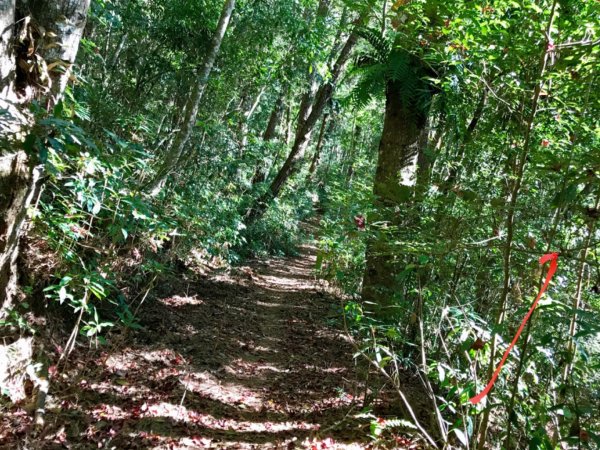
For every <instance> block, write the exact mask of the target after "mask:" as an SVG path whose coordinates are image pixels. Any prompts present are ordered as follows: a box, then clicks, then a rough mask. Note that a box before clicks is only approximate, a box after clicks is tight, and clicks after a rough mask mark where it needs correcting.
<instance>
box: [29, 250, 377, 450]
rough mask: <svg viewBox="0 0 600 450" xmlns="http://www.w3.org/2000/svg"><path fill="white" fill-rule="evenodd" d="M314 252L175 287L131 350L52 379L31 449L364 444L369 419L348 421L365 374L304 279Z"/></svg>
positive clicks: (329, 304)
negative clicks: (43, 422)
mask: <svg viewBox="0 0 600 450" xmlns="http://www.w3.org/2000/svg"><path fill="white" fill-rule="evenodd" d="M315 253H316V249H315V248H314V247H313V246H311V245H304V246H303V247H302V248H301V254H300V255H299V256H298V257H292V258H281V259H271V260H267V261H255V262H252V263H250V265H249V266H245V267H242V268H238V269H235V270H233V271H231V272H228V273H221V274H217V275H211V276H207V277H200V276H198V275H190V273H189V271H188V274H187V275H185V276H183V275H182V276H178V277H176V278H173V279H172V280H171V282H169V283H168V285H167V284H165V285H163V286H162V287H160V288H159V289H158V292H157V299H156V300H154V301H152V302H150V303H149V304H148V305H146V306H145V307H144V308H142V311H143V314H142V316H141V318H140V319H141V325H142V326H143V329H142V330H139V331H137V332H135V333H133V336H130V337H129V338H128V339H127V340H126V342H128V343H131V345H129V346H127V347H124V348H118V349H114V350H112V351H106V350H105V351H104V352H102V353H97V354H96V355H95V356H93V357H88V358H87V359H86V357H85V354H86V353H85V352H81V354H78V355H75V356H72V358H73V359H74V360H75V361H73V363H72V364H73V365H77V366H78V369H77V371H76V372H73V373H76V375H75V377H76V379H73V375H72V374H71V375H69V377H68V379H64V380H60V379H59V380H57V381H55V382H53V385H52V386H53V387H52V390H53V391H54V395H55V398H54V400H53V402H51V403H54V404H49V405H48V406H49V412H48V414H47V418H46V421H47V428H46V430H45V432H44V435H43V436H42V437H41V438H38V439H39V440H38V444H41V443H42V442H43V445H42V446H41V447H42V448H65V447H64V446H63V445H65V446H66V447H67V448H115V449H122V448H156V449H159V448H160V449H163V448H164V449H182V448H240V449H253V448H260V449H262V448H283V449H291V448H317V449H321V448H329V449H331V448H348V449H350V448H365V447H366V446H368V421H367V422H365V421H364V420H363V421H362V425H361V423H359V422H358V421H357V420H356V419H354V418H353V416H354V415H355V414H356V413H358V411H359V410H360V405H361V404H362V396H363V395H364V392H363V388H361V385H362V384H363V383H362V382H361V381H360V380H361V379H364V376H363V377H362V378H361V377H360V376H359V375H358V374H357V369H356V367H355V365H354V362H353V358H352V354H353V350H352V346H351V345H350V343H349V342H348V338H347V337H345V335H344V333H342V332H341V330H340V329H339V326H336V325H335V320H336V319H337V318H338V316H337V311H338V310H337V309H336V304H337V301H336V299H335V298H333V297H332V296H331V295H330V294H328V293H327V292H326V290H325V288H324V286H323V284H322V283H321V282H319V281H317V280H316V279H315V278H314V276H313V274H312V273H313V268H314V266H315ZM161 294H162V295H161ZM117 340H118V337H117ZM114 346H115V347H117V345H114ZM88 353H89V352H88ZM81 358H84V359H83V360H82V359H81ZM74 370H75V369H73V371H74ZM365 427H366V429H365ZM30 443H31V444H34V441H31V440H30Z"/></svg>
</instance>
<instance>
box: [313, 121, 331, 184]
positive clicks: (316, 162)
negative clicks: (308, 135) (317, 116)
mask: <svg viewBox="0 0 600 450" xmlns="http://www.w3.org/2000/svg"><path fill="white" fill-rule="evenodd" d="M328 119H329V114H324V115H323V120H322V122H321V130H320V131H319V139H318V140H317V147H316V148H315V154H314V155H313V158H312V161H311V162H310V168H309V169H308V179H311V178H312V176H313V175H314V173H315V172H316V170H317V166H318V165H319V159H320V158H321V148H322V147H323V141H324V138H325V129H326V127H327V120H328Z"/></svg>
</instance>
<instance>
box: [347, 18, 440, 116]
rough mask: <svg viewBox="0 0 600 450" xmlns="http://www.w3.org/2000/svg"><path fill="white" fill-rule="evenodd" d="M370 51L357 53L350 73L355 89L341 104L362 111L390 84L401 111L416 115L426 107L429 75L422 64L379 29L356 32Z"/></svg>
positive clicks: (429, 89)
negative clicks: (394, 86)
mask: <svg viewBox="0 0 600 450" xmlns="http://www.w3.org/2000/svg"><path fill="white" fill-rule="evenodd" d="M359 34H360V36H361V37H362V38H363V39H365V41H367V43H368V44H369V46H370V47H371V51H369V52H365V53H362V54H360V55H359V56H358V57H357V58H356V60H355V64H354V66H353V69H352V70H351V71H350V76H354V77H356V78H357V79H358V81H357V82H356V85H355V86H354V89H353V90H352V91H351V92H350V94H349V95H348V97H347V98H346V99H345V100H344V101H343V103H349V104H352V105H353V106H354V107H355V108H363V107H365V106H366V105H368V104H369V103H370V102H371V100H373V99H374V98H377V97H381V96H383V94H384V93H385V85H386V83H388V82H393V83H395V84H396V85H397V86H398V87H399V93H400V96H401V101H402V104H403V105H404V108H406V109H407V110H410V111H415V112H416V113H419V112H420V111H424V110H426V109H427V108H428V107H429V101H430V99H431V86H430V83H429V82H428V81H427V77H428V76H429V75H430V74H429V73H428V72H427V70H426V68H425V65H424V64H423V61H421V60H420V59H419V58H418V57H416V56H415V55H412V54H411V53H409V52H407V51H405V50H403V49H402V48H400V47H397V46H395V45H394V41H392V40H391V39H390V38H388V37H387V36H385V35H382V34H381V32H380V31H379V30H374V29H370V28H365V29H362V30H360V31H359Z"/></svg>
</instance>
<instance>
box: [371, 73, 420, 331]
mask: <svg viewBox="0 0 600 450" xmlns="http://www.w3.org/2000/svg"><path fill="white" fill-rule="evenodd" d="M401 88H402V87H401V86H400V84H399V83H398V82H396V81H388V83H387V86H386V107H385V119H384V124H383V133H382V136H381V141H380V143H379V152H378V159H377V170H376V173H375V181H374V186H373V193H374V195H375V204H374V206H375V211H374V213H373V215H372V216H371V218H370V222H371V223H376V222H378V223H385V224H386V226H388V227H389V226H392V227H394V226H399V225H400V224H401V218H400V217H399V216H398V214H397V213H395V212H394V209H395V208H396V207H397V206H399V205H400V204H402V203H403V202H405V201H406V200H407V199H408V196H409V195H410V193H411V192H412V187H413V186H414V185H415V183H416V178H417V160H418V157H419V153H420V150H422V149H421V148H420V146H421V145H422V142H423V139H422V135H423V132H424V130H425V129H426V126H427V115H428V110H425V111H420V112H418V111H416V108H415V110H412V108H411V109H410V110H409V108H406V105H404V104H403V102H402V95H401ZM366 259H367V261H366V268H365V274H364V278H363V289H362V297H363V301H365V302H371V303H373V304H374V306H373V308H374V311H373V312H374V315H375V317H377V318H379V319H384V318H386V317H389V315H390V308H391V307H392V305H394V294H396V292H397V281H396V274H397V272H398V267H397V263H396V258H395V255H394V251H393V248H392V246H391V245H390V239H389V237H388V236H387V235H386V234H385V233H382V232H378V233H377V236H375V237H374V238H373V239H372V240H371V241H370V242H368V244H367V254H366Z"/></svg>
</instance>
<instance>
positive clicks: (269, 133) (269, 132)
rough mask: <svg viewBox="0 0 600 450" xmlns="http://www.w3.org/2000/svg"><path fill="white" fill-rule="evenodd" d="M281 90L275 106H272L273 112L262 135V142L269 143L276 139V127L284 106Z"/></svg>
mask: <svg viewBox="0 0 600 450" xmlns="http://www.w3.org/2000/svg"><path fill="white" fill-rule="evenodd" d="M283 96H284V93H283V90H282V91H281V93H280V94H279V97H278V98H277V101H276V102H275V106H273V111H272V112H271V115H270V116H269V123H268V124H267V128H266V129H265V132H264V134H263V141H265V142H269V141H272V140H273V139H276V138H277V127H278V126H279V122H281V116H282V115H283V108H284V106H285V104H284V102H283Z"/></svg>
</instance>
